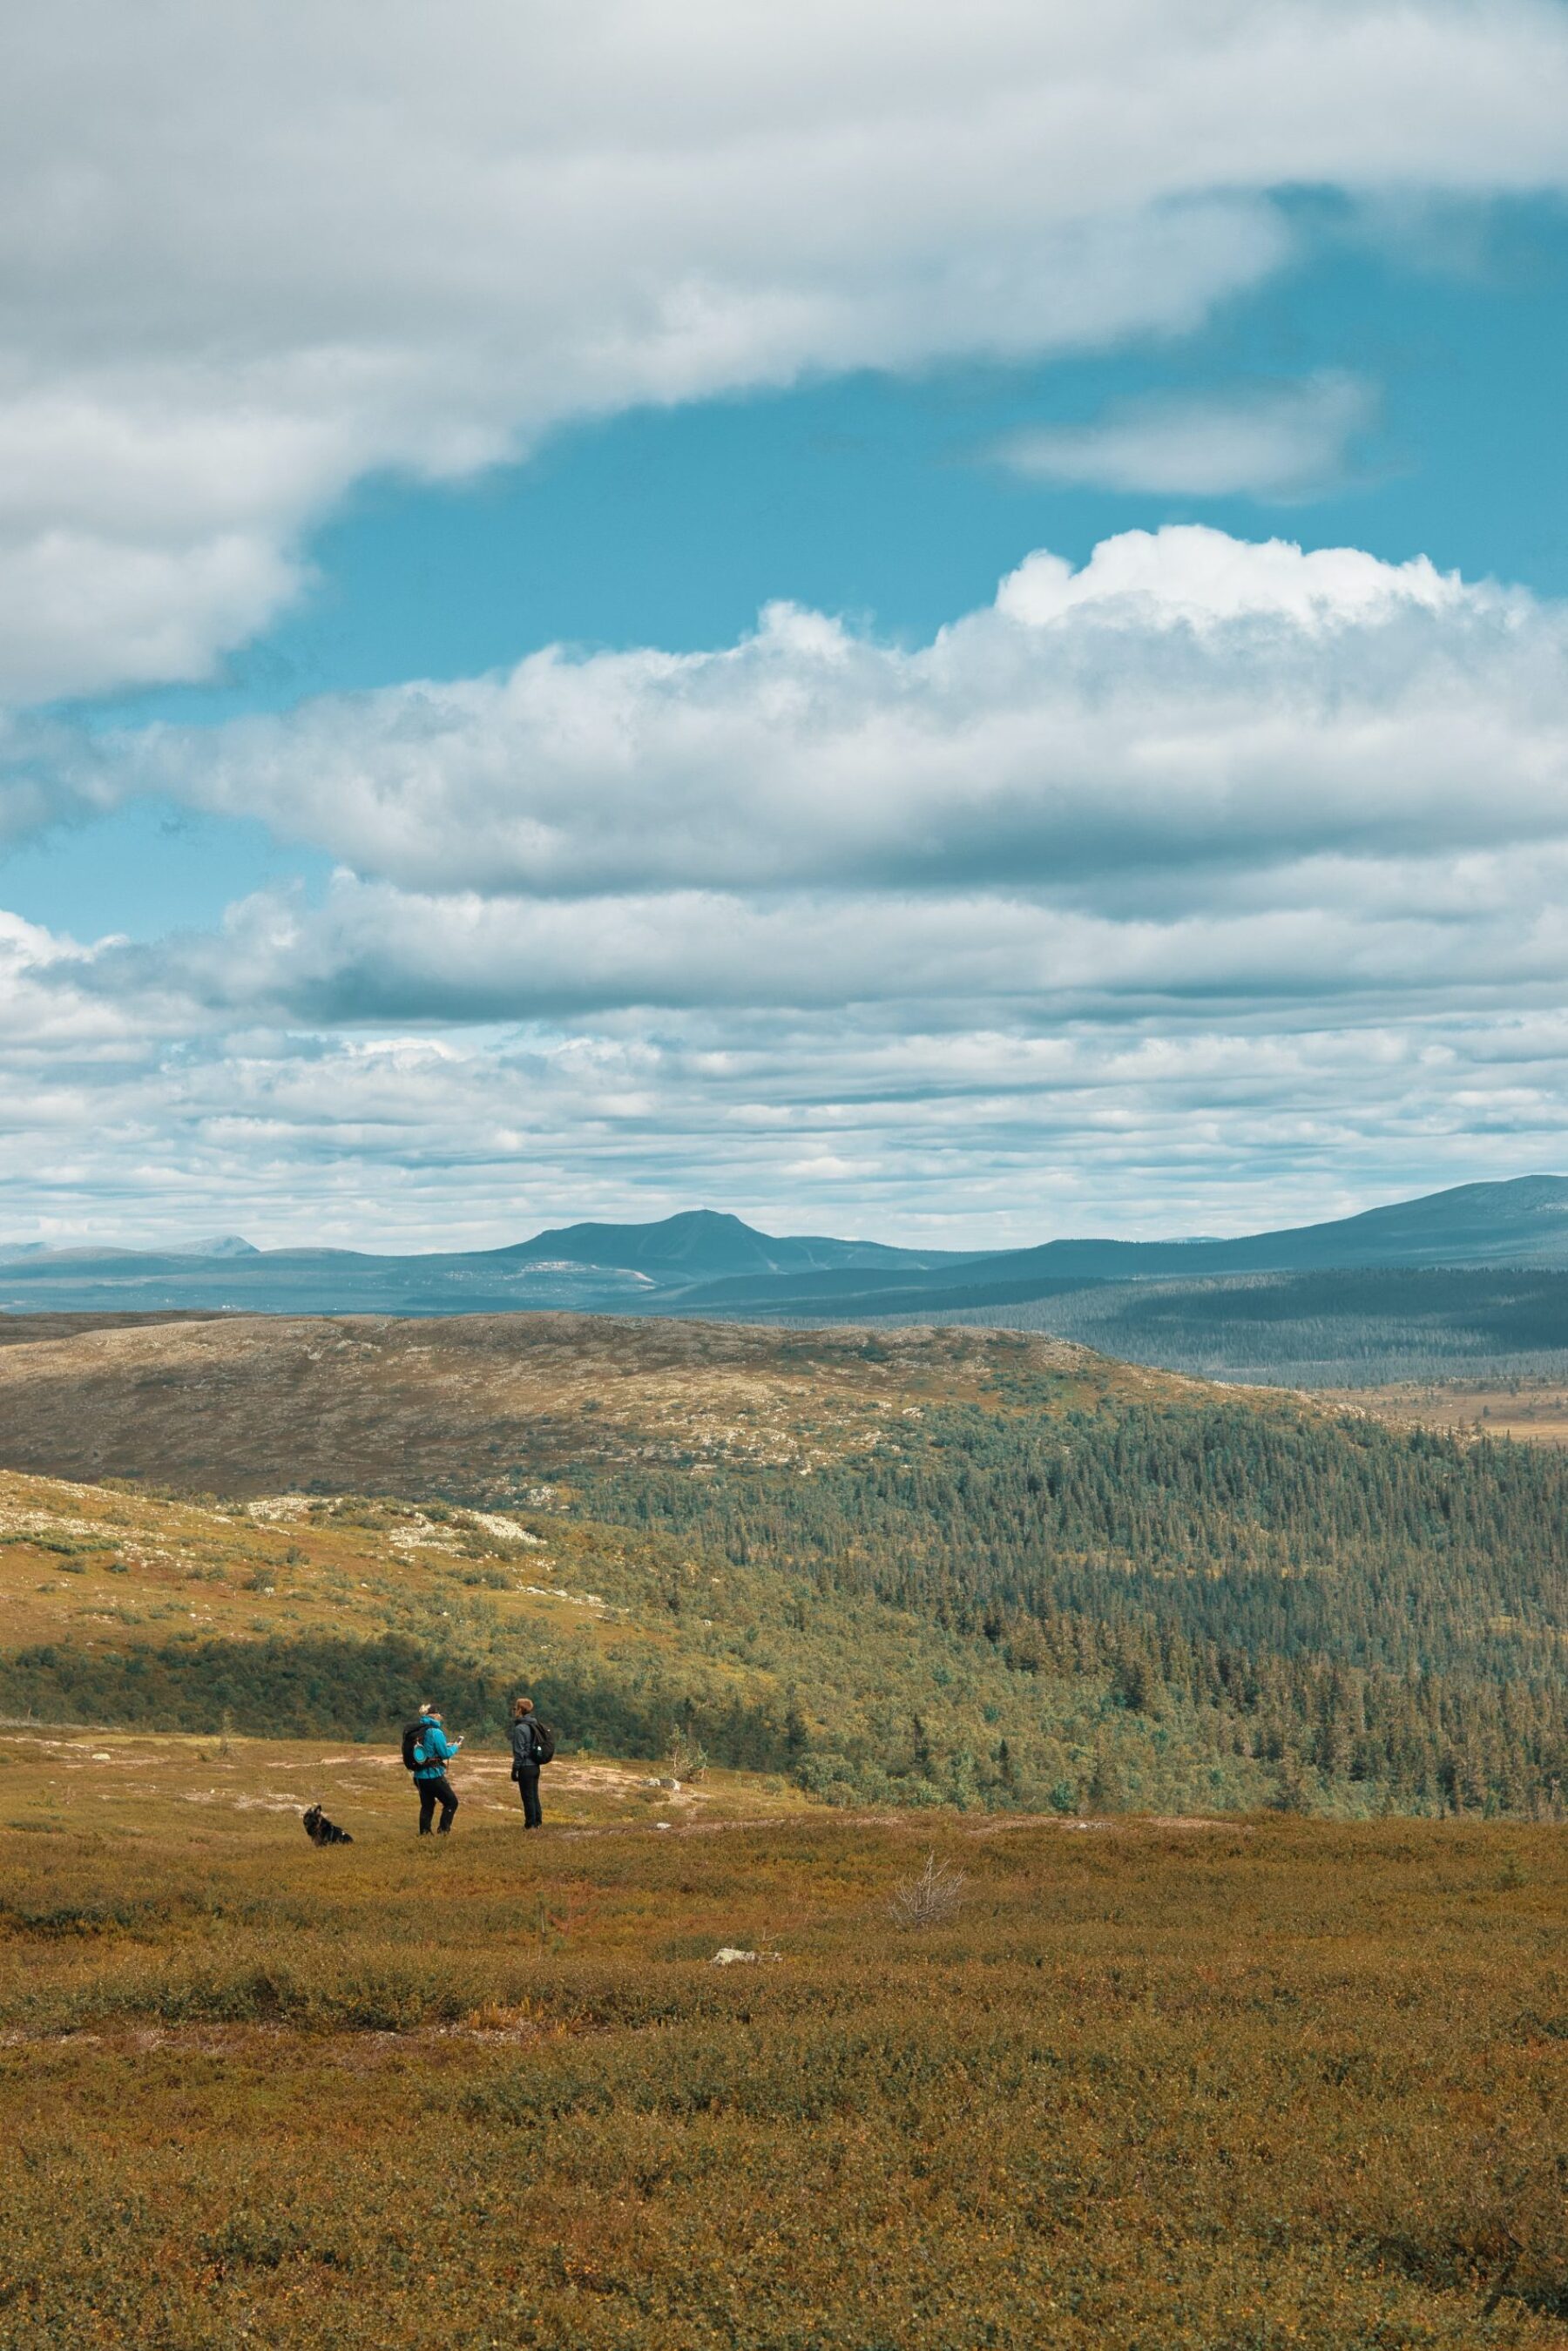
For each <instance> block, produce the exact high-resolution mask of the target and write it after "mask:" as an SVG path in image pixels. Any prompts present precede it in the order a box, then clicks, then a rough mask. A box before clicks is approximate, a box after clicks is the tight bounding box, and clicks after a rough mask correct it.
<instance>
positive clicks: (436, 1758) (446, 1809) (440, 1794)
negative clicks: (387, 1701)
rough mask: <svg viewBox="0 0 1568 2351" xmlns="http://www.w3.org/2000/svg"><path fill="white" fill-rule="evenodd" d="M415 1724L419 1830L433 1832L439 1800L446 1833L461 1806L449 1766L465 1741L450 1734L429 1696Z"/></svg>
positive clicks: (415, 1771) (414, 1750)
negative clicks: (432, 1820)
mask: <svg viewBox="0 0 1568 2351" xmlns="http://www.w3.org/2000/svg"><path fill="white" fill-rule="evenodd" d="M411 1728H413V1729H415V1730H416V1731H417V1734H418V1735H417V1737H416V1739H415V1740H414V1744H413V1784H414V1786H415V1787H416V1788H417V1789H418V1790H419V1834H420V1835H421V1836H428V1835H429V1834H430V1820H431V1814H432V1813H434V1810H435V1807H436V1805H437V1804H439V1805H440V1806H441V1830H440V1834H442V1835H443V1836H445V1834H447V1832H448V1830H449V1829H450V1828H451V1826H452V1815H453V1813H455V1811H456V1810H457V1792H456V1790H455V1788H454V1787H453V1785H452V1782H451V1781H450V1780H449V1779H448V1778H447V1776H446V1767H447V1765H448V1763H450V1761H452V1758H453V1757H454V1756H455V1754H456V1752H457V1750H458V1749H459V1748H460V1747H461V1746H462V1744H463V1741H462V1740H460V1739H448V1738H447V1736H446V1733H445V1731H444V1729H443V1728H442V1723H441V1717H440V1716H439V1715H438V1714H437V1713H436V1711H435V1708H434V1707H433V1706H432V1705H431V1704H430V1703H429V1701H428V1700H426V1702H425V1704H424V1705H423V1706H422V1707H421V1708H420V1709H419V1721H418V1723H417V1724H415V1725H413V1726H411Z"/></svg>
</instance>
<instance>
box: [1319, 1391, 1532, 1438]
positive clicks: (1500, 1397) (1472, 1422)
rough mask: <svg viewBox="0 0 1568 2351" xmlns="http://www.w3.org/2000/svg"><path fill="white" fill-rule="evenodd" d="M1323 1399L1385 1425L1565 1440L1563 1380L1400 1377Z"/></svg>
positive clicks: (1462, 1434)
mask: <svg viewBox="0 0 1568 2351" xmlns="http://www.w3.org/2000/svg"><path fill="white" fill-rule="evenodd" d="M1323 1402H1324V1403H1325V1404H1339V1405H1349V1406H1351V1407H1352V1408H1353V1409H1354V1410H1356V1411H1360V1412H1370V1413H1373V1414H1375V1416H1376V1417H1377V1418H1378V1419H1379V1420H1383V1421H1386V1422H1387V1424H1388V1426H1390V1427H1391V1428H1440V1429H1443V1430H1446V1431H1448V1432H1450V1433H1452V1434H1454V1435H1458V1436H1467V1435H1469V1436H1478V1437H1513V1438H1515V1439H1516V1440H1517V1441H1518V1442H1519V1443H1520V1444H1521V1445H1568V1384H1564V1382H1563V1381H1562V1380H1560V1379H1546V1378H1540V1379H1531V1378H1528V1377H1523V1376H1521V1377H1520V1378H1518V1379H1506V1380H1479V1381H1478V1380H1403V1381H1400V1382H1398V1383H1397V1384H1396V1385H1394V1386H1392V1387H1381V1388H1343V1389H1338V1390H1335V1391H1333V1393H1332V1394H1327V1395H1324V1397H1323Z"/></svg>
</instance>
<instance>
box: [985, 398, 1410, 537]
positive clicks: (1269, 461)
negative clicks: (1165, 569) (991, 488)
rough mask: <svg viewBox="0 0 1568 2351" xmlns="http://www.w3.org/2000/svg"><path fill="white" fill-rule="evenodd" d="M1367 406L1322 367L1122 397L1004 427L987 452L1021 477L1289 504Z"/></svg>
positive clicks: (1363, 418)
mask: <svg viewBox="0 0 1568 2351" xmlns="http://www.w3.org/2000/svg"><path fill="white" fill-rule="evenodd" d="M1372 413H1373V401H1372V396H1371V393H1370V392H1369V391H1368V389H1367V387H1366V386H1365V385H1364V384H1362V383H1358V382H1357V381H1355V379H1354V377H1352V376H1347V375H1342V374H1339V373H1337V372H1334V371H1325V372H1323V373H1322V374H1319V375H1315V376H1312V377H1310V378H1309V379H1308V380H1307V381H1305V382H1304V383H1291V384H1266V385H1251V386H1248V387H1246V388H1244V389H1242V390H1239V391H1228V392H1209V393H1203V394H1200V395H1197V396H1196V397H1189V398H1185V399H1181V398H1172V397H1170V396H1169V395H1166V396H1164V397H1158V398H1151V399H1145V400H1134V401H1126V402H1121V403H1119V404H1118V405H1117V406H1115V407H1113V408H1112V409H1111V410H1110V411H1109V412H1108V413H1106V414H1105V415H1104V416H1103V417H1102V418H1101V419H1100V420H1099V421H1098V422H1097V423H1092V424H1053V425H1035V426H1031V427H1030V428H1029V429H1027V430H1026V431H1024V432H1021V433H1015V434H1010V435H1009V438H1008V439H1007V440H1005V441H1004V442H1002V443H1001V444H999V446H998V450H997V452H996V455H997V456H998V458H999V459H1000V461H1001V463H1002V464H1003V465H1007V466H1009V467H1010V468H1011V470H1012V471H1013V472H1014V473H1018V474H1022V475H1026V476H1027V477H1028V478H1029V479H1030V480H1031V481H1041V482H1064V483H1070V484H1093V485H1094V486H1098V487H1100V488H1103V489H1110V490H1124V491H1135V490H1148V491H1152V492H1154V493H1155V494H1156V495H1158V496H1183V495H1186V496H1193V497H1250V498H1257V499H1260V500H1264V501H1271V502H1273V503H1275V504H1289V503H1291V502H1292V501H1294V500H1297V499H1301V498H1306V497H1310V496H1312V494H1313V493H1314V492H1315V491H1321V490H1322V489H1325V488H1327V487H1329V486H1331V485H1332V484H1333V483H1334V482H1336V481H1337V480H1338V479H1339V477H1340V476H1341V475H1342V474H1343V471H1344V466H1345V460H1346V450H1347V444H1348V443H1349V442H1350V440H1351V438H1352V436H1353V434H1356V433H1358V432H1361V431H1363V430H1364V428H1365V426H1366V425H1367V424H1368V423H1370V422H1371V419H1372Z"/></svg>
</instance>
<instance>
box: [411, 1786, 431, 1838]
mask: <svg viewBox="0 0 1568 2351" xmlns="http://www.w3.org/2000/svg"><path fill="white" fill-rule="evenodd" d="M414 1785H415V1786H416V1787H417V1788H418V1790H419V1834H420V1835H421V1836H428V1835H429V1834H430V1821H431V1815H432V1813H434V1810H435V1789H436V1782H434V1780H416V1781H415V1782H414Z"/></svg>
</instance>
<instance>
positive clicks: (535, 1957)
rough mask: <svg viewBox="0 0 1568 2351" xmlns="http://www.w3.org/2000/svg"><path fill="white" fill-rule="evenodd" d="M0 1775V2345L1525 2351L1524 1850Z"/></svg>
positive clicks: (1548, 2283)
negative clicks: (0, 2138) (347, 1841)
mask: <svg viewBox="0 0 1568 2351" xmlns="http://www.w3.org/2000/svg"><path fill="white" fill-rule="evenodd" d="M0 1759H3V1760H0V1855H3V1856H4V1863H5V1876H4V1892H3V1896H0V2084H3V2086H4V2096H5V2114H6V2143H7V2148H8V2161H9V2179H8V2185H7V2192H6V2196H5V2204H4V2210H3V2215H0V2344H4V2345H5V2346H7V2351H9V2346H24V2345H25V2346H28V2351H32V2346H36V2345H37V2344H40V2343H47V2344H48V2345H50V2346H58V2351H89V2346H92V2351H97V2346H103V2345H114V2346H136V2351H141V2346H147V2351H152V2346H157V2351H213V2347H214V2346H225V2351H226V2346H241V2345H264V2346H280V2351H281V2346H290V2351H292V2346H307V2351H318V2346H319V2351H383V2346H386V2345H388V2344H392V2343H399V2344H402V2343H408V2344H420V2345H423V2344H432V2345H434V2344H437V2343H439V2344H442V2345H444V2346H451V2351H477V2347H478V2346H497V2345H506V2346H512V2345H517V2346H540V2351H542V2346H556V2345H560V2344H568V2343H569V2344H571V2345H573V2346H584V2351H664V2346H669V2345H671V2344H679V2345H681V2346H683V2351H685V2346H690V2351H709V2346H711V2351H980V2346H1008V2351H1011V2346H1021V2345H1026V2344H1027V2345H1030V2346H1033V2345H1041V2346H1051V2351H1057V2346H1060V2351H1078V2347H1079V2346H1082V2351H1151V2347H1152V2346H1156V2345H1157V2346H1160V2351H1182V2346H1186V2351H1264V2347H1265V2346H1266V2351H1285V2346H1311V2351H1363V2347H1364V2351H1373V2346H1378V2351H1393V2346H1424V2351H1439V2346H1453V2351H1458V2346H1475V2345H1482V2344H1487V2345H1490V2344H1496V2345H1508V2346H1516V2347H1517V2351H1526V2346H1528V2351H1545V2347H1546V2346H1557V2345H1559V2344H1561V2343H1562V2341H1563V2331H1564V2324H1565V2322H1568V2237H1565V2235H1564V2226H1563V2175H1564V2171H1565V2169H1568V2140H1565V2138H1564V2132H1563V2111H1564V2109H1563V2093H1564V2088H1565V2086H1568V2085H1565V2084H1564V2079H1563V2068H1564V2062H1565V2056H1564V2053H1565V2051H1568V2013H1565V2008H1564V2002H1565V1991H1568V1988H1565V1983H1564V1976H1563V1965H1562V1957H1561V1953H1562V1923H1563V1897H1564V1894H1565V1893H1568V1860H1565V1856H1564V1851H1563V1838H1562V1833H1561V1831H1559V1830H1555V1829H1552V1828H1549V1827H1540V1826H1535V1827H1532V1826H1528V1825H1518V1824H1512V1823H1489V1822H1481V1821H1473V1822H1465V1823H1435V1822H1425V1823H1423V1822H1399V1821H1396V1822H1381V1823H1330V1822H1322V1821H1301V1820H1291V1819H1287V1818H1283V1817H1281V1816H1278V1815H1275V1816H1271V1817H1270V1816H1261V1817H1258V1818H1255V1819H1251V1820H1248V1821H1232V1822H1216V1821H1213V1820H1208V1821H1186V1822H1183V1821H1170V1822H1161V1821H1158V1820H1149V1819H1144V1820H1116V1821H1100V1822H1077V1821H1071V1820H1046V1821H1041V1820H1040V1819H1038V1818H1026V1817H1008V1816H998V1815H978V1816H966V1815H960V1814H957V1813H953V1812H946V1813H942V1814H940V1815H935V1816H932V1817H929V1818H926V1819H919V1820H916V1819H915V1818H912V1816H910V1815H909V1814H907V1813H904V1814H896V1813H894V1814H889V1813H881V1814H875V1815H863V1814H854V1813H838V1812H833V1811H830V1810H826V1809H824V1808H822V1807H821V1806H809V1805H806V1804H804V1803H803V1802H801V1800H800V1798H799V1797H798V1796H796V1797H791V1795H790V1794H789V1792H788V1791H779V1790H777V1789H776V1790H773V1791H769V1790H768V1788H767V1787H766V1786H764V1785H763V1784H762V1783H760V1782H756V1781H755V1780H746V1779H741V1778H737V1777H735V1776H733V1775H719V1777H718V1778H717V1779H716V1780H715V1781H713V1782H710V1783H708V1784H707V1785H706V1788H705V1789H704V1790H701V1791H699V1792H698V1795H697V1796H695V1797H694V1798H692V1799H691V1800H689V1801H688V1800H687V1799H686V1795H685V1791H683V1792H681V1794H680V1795H679V1796H677V1795H674V1794H673V1793H671V1792H668V1791H664V1790H654V1791H647V1790H644V1789H642V1788H640V1787H639V1786H638V1784H637V1780H636V1775H635V1774H634V1773H631V1772H627V1771H621V1770H618V1769H616V1768H615V1767H613V1766H611V1765H593V1766H584V1765H582V1764H580V1763H571V1762H563V1763H562V1765H561V1766H559V1777H558V1778H557V1779H556V1781H555V1782H554V1783H553V1785H552V1787H551V1789H550V1790H549V1792H548V1795H547V1802H548V1805H549V1822H548V1823H547V1827H546V1829H545V1831H544V1832H543V1834H540V1835H538V1836H535V1837H530V1838H528V1839H526V1840H525V1838H524V1836H523V1834H522V1832H521V1828H520V1824H519V1822H518V1819H517V1814H516V1813H515V1811H513V1810H512V1809H510V1808H509V1806H508V1803H507V1799H508V1798H509V1795H510V1791H509V1790H508V1789H507V1785H506V1778H505V1771H504V1767H503V1765H502V1763H501V1761H500V1760H499V1759H498V1758H497V1759H494V1760H493V1761H490V1762H489V1763H483V1762H481V1763H475V1762H472V1761H465V1763H464V1765H463V1766H462V1768H461V1770H460V1772H459V1779H460V1783H461V1786H462V1789H463V1795H464V1810H463V1811H462V1812H460V1813H459V1815H458V1826H457V1829H456V1831H455V1833H454V1834H453V1836H452V1837H451V1839H450V1840H448V1841H447V1842H446V1843H445V1844H443V1843H442V1841H441V1840H439V1839H432V1840H429V1841H427V1842H425V1843H424V1844H421V1843H419V1841H418V1840H416V1839H415V1838H414V1836H413V1834H412V1823H411V1819H410V1809H411V1808H410V1804H409V1798H408V1794H407V1792H406V1787H405V1785H404V1784H403V1782H402V1773H401V1771H400V1770H399V1768H398V1766H397V1761H396V1757H395V1755H392V1756H390V1757H389V1756H387V1755H385V1754H378V1753H376V1752H375V1751H373V1750H366V1749H361V1748H359V1747H356V1746H353V1745H350V1747H348V1748H347V1749H344V1748H333V1747H326V1748H323V1747H322V1745H321V1744H320V1743H319V1742H317V1743H314V1744H311V1743H295V1744H292V1745H291V1744H288V1743H285V1742H281V1741H277V1740H258V1741H251V1740H242V1739H239V1738H236V1737H234V1736H230V1737H227V1738H222V1737H220V1738H218V1739H200V1738H185V1739H180V1738H175V1737H172V1736H170V1735H168V1734H166V1733H152V1732H143V1733H138V1734H113V1733H109V1734H105V1733H102V1732H98V1731H95V1732H93V1733H91V1734H89V1735H79V1734H74V1733H70V1732H68V1731H64V1730H59V1731H55V1732H46V1731H40V1730H38V1729H12V1730H10V1731H8V1732H5V1733H4V1734H0ZM555 1769H557V1767H552V1770H555ZM312 1796H319V1797H323V1798H324V1799H325V1800H326V1801H327V1802H329V1805H330V1808H331V1810H332V1812H333V1813H334V1816H335V1817H337V1818H340V1819H341V1820H344V1821H346V1822H347V1823H350V1826H351V1829H352V1832H353V1834H354V1837H355V1842H354V1844H352V1845H351V1846H340V1847H335V1848H331V1849H329V1850H321V1851H318V1850H316V1849H313V1848H312V1847H311V1846H310V1845H309V1844H308V1843H307V1841H306V1839H305V1838H304V1836H303V1835H301V1834H300V1832H299V1823H298V1808H299V1806H300V1805H301V1804H303V1803H304V1802H307V1801H308V1799H309V1798H310V1797H312ZM927 1855H929V1856H930V1857H931V1865H932V1875H933V1876H935V1878H936V1883H937V1886H939V1887H941V1888H945V1889H946V1898H945V1899H942V1900H938V1901H937V1902H936V1904H935V1905H934V1906H929V1907H928V1915H927V1917H926V1923H925V1924H923V1925H922V1924H915V1925H914V1926H910V1925H907V1924H902V1925H901V1924H900V1923H898V1922H897V1920H895V1918H894V1916H893V1915H892V1906H894V1904H895V1903H896V1902H897V1899H898V1896H899V1894H900V1890H901V1889H903V1888H908V1887H909V1886H911V1884H912V1883H913V1884H915V1885H918V1883H919V1881H920V1880H921V1879H922V1878H923V1877H924V1876H925V1863H926V1858H927ZM726 1950H729V1951H735V1950H739V1951H743V1952H753V1953H756V1954H757V1957H756V1958H755V1959H739V1960H737V1961H735V1962H734V1963H732V1964H721V1963H718V1958H717V1955H718V1954H719V1953H720V1952H721V1951H726Z"/></svg>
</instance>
